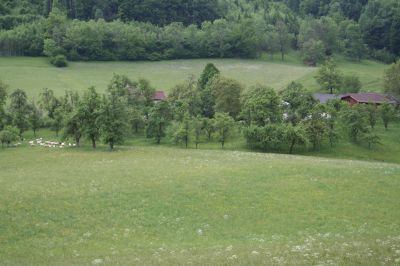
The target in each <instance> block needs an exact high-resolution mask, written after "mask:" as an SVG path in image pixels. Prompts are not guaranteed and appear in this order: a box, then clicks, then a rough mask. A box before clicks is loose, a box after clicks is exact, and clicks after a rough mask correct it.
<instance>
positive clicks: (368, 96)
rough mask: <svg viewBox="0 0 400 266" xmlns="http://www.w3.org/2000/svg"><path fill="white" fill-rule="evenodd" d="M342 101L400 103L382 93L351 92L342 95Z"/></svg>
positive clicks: (351, 102) (352, 102) (353, 102)
mask: <svg viewBox="0 0 400 266" xmlns="http://www.w3.org/2000/svg"><path fill="white" fill-rule="evenodd" d="M341 99H342V101H346V102H348V103H349V104H350V105H354V104H375V105H381V104H384V103H390V104H398V103H397V101H396V99H395V98H394V97H392V96H389V95H386V94H380V93H349V94H345V95H343V96H342V97H341Z"/></svg>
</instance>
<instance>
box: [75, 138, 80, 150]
mask: <svg viewBox="0 0 400 266" xmlns="http://www.w3.org/2000/svg"><path fill="white" fill-rule="evenodd" d="M75 142H76V147H78V148H79V147H80V145H81V138H80V137H77V138H75Z"/></svg>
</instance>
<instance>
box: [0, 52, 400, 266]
mask: <svg viewBox="0 0 400 266" xmlns="http://www.w3.org/2000/svg"><path fill="white" fill-rule="evenodd" d="M337 61H338V63H339V66H340V69H341V70H342V72H343V73H344V74H350V73H351V74H357V75H359V76H360V78H361V80H362V82H363V85H364V86H363V90H364V91H381V90H382V84H383V71H384V69H385V68H386V67H387V66H386V65H383V64H380V63H376V62H373V61H362V62H359V63H357V62H350V61H346V60H344V59H343V58H337ZM207 62H213V63H214V64H215V65H216V66H217V67H218V68H219V69H220V70H221V72H222V74H223V75H225V76H228V77H232V78H235V79H237V80H239V81H241V82H242V83H243V84H246V85H247V86H250V85H255V84H258V83H259V84H265V85H268V86H271V87H274V88H276V89H281V88H283V87H284V86H286V85H287V84H288V83H289V82H291V81H293V80H296V81H300V82H302V83H303V84H304V85H305V86H307V88H309V89H310V90H313V91H317V90H318V86H317V84H316V83H315V80H314V75H315V72H316V71H317V68H312V67H306V66H304V65H302V64H301V62H300V60H299V58H298V56H296V55H295V54H290V55H289V56H288V57H287V60H286V61H285V62H280V61H279V60H278V59H277V58H275V59H271V58H269V57H265V58H263V59H260V60H241V59H209V60H208V59H198V60H175V61H161V62H71V63H70V66H69V67H68V68H65V69H58V68H55V67H53V66H51V65H50V64H49V63H48V62H47V59H46V58H27V57H21V58H4V57H2V58H0V79H1V80H3V81H4V82H5V83H7V84H9V85H10V87H11V90H12V89H16V88H22V89H24V90H25V91H27V92H28V94H29V96H30V97H38V95H39V93H40V91H41V89H42V88H44V87H47V88H51V89H53V90H55V92H56V94H57V95H61V94H62V93H63V92H64V90H79V91H82V90H84V89H85V88H87V87H89V86H92V85H94V86H96V87H97V88H98V90H99V91H104V90H105V88H106V87H107V84H108V82H109V81H110V79H111V77H112V75H113V73H118V74H126V75H128V76H129V77H130V78H132V79H138V78H146V79H148V80H150V81H151V82H152V84H153V85H154V86H155V87H156V88H157V89H164V90H166V91H168V90H170V89H171V88H172V87H173V86H174V85H175V84H177V83H179V82H180V81H183V80H184V79H186V78H188V77H190V76H191V75H193V76H195V77H197V76H199V74H200V73H201V71H202V69H203V68H204V66H205V64H206V63H207ZM373 131H374V133H376V134H378V135H379V136H380V137H381V144H380V145H374V146H373V147H372V149H369V148H368V147H367V146H366V145H364V144H359V145H356V144H353V143H350V142H349V141H348V140H347V139H346V134H345V132H341V136H342V139H341V140H340V142H339V144H337V145H335V146H334V147H333V148H331V147H328V145H325V146H324V147H323V148H321V149H319V150H316V151H310V150H309V149H308V150H305V149H304V148H300V149H296V151H295V152H296V153H297V154H300V155H284V154H270V153H261V152H252V151H250V150H249V149H248V147H247V145H246V143H245V139H244V138H243V136H242V133H241V132H240V130H239V129H238V128H237V129H235V130H234V131H233V133H232V137H231V138H230V139H228V142H227V143H226V146H225V150H222V149H221V148H220V144H219V143H218V142H217V140H216V139H215V138H214V139H213V140H211V141H207V140H206V137H205V136H204V137H203V139H202V140H201V143H200V144H199V149H195V148H194V147H195V145H194V143H193V142H192V141H191V142H190V143H189V149H185V148H183V147H182V146H176V145H174V144H172V143H171V142H170V141H169V140H168V139H163V141H162V145H155V144H154V142H153V141H152V140H148V139H145V138H144V137H143V134H141V135H140V136H139V135H138V136H130V137H129V138H128V139H127V141H126V142H125V144H124V146H118V147H117V150H116V151H114V152H110V151H109V150H108V148H107V147H106V146H105V145H99V147H98V149H97V150H92V149H91V148H90V144H89V143H88V142H87V140H83V143H82V144H83V146H82V147H81V148H79V149H78V148H44V147H40V146H34V147H31V146H30V145H28V141H29V140H32V139H34V137H33V134H32V132H31V131H29V132H26V133H25V134H24V137H25V138H26V140H25V141H24V142H23V143H22V145H20V146H18V147H16V148H4V149H2V148H0V265H400V208H399V203H400V139H399V132H400V124H399V123H398V121H395V122H392V123H391V124H390V125H389V129H388V130H385V129H384V128H383V125H382V124H381V123H380V122H379V123H378V125H377V126H376V128H375V129H374V130H373ZM38 137H43V138H44V139H45V140H51V141H56V140H57V141H58V140H60V138H59V137H56V136H55V134H54V132H51V131H49V130H47V129H41V130H39V132H38Z"/></svg>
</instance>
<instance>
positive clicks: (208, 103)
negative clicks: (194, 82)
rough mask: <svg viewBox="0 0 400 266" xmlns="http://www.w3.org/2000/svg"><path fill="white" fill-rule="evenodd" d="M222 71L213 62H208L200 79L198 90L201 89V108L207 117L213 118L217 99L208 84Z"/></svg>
mask: <svg viewBox="0 0 400 266" xmlns="http://www.w3.org/2000/svg"><path fill="white" fill-rule="evenodd" d="M219 74H220V71H219V70H218V68H217V67H216V66H215V65H214V64H212V63H208V64H207V65H206V67H205V68H204V70H203V72H202V73H201V76H200V79H199V81H198V90H199V91H200V109H201V114H202V115H203V116H205V117H208V118H212V117H213V115H214V105H215V99H214V96H213V95H212V92H211V88H210V87H209V86H207V85H208V84H209V82H210V81H211V80H213V79H214V78H216V77H218V76H219Z"/></svg>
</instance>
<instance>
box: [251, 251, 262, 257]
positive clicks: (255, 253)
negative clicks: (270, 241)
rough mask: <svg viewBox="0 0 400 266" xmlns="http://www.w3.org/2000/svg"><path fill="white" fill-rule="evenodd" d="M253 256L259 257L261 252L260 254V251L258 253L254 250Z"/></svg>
mask: <svg viewBox="0 0 400 266" xmlns="http://www.w3.org/2000/svg"><path fill="white" fill-rule="evenodd" d="M251 255H253V256H257V255H260V252H258V251H256V250H253V251H252V252H251Z"/></svg>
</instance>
